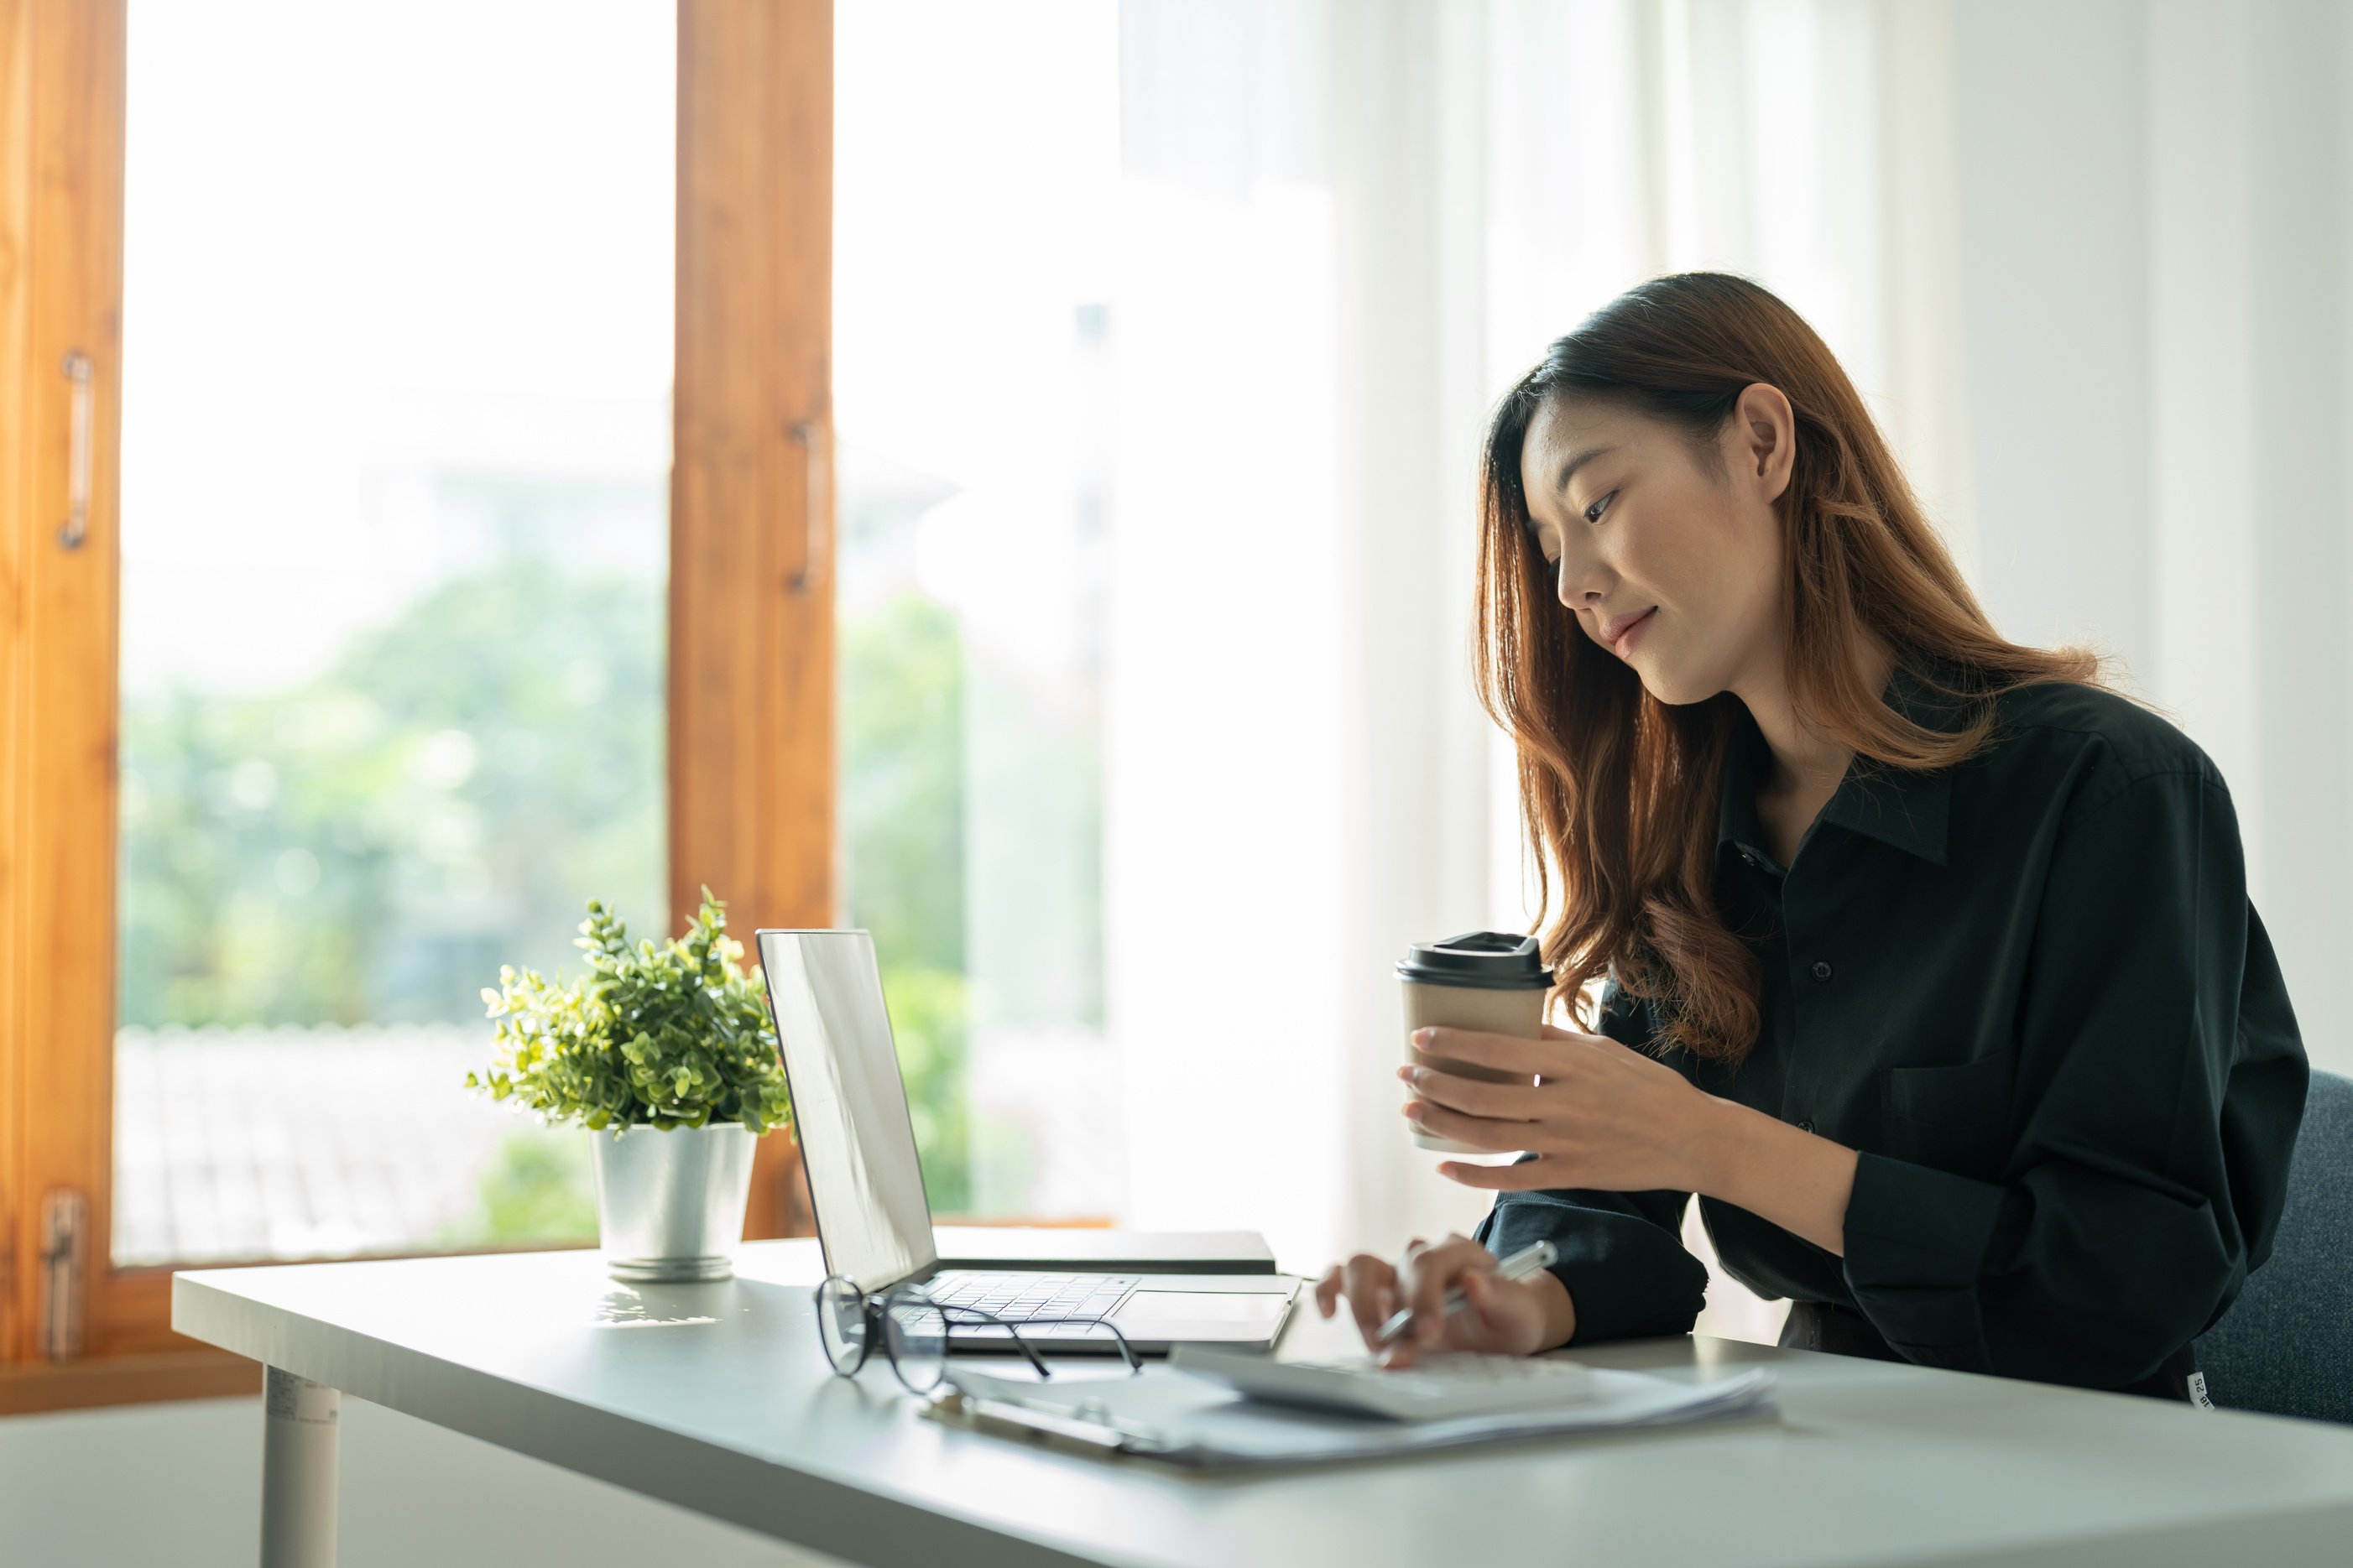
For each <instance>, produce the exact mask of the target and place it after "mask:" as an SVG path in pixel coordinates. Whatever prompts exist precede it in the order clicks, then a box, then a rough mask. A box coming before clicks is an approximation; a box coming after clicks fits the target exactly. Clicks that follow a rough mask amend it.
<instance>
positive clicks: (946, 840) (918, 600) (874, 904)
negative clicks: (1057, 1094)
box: [841, 590, 972, 1215]
mask: <svg viewBox="0 0 2353 1568" xmlns="http://www.w3.org/2000/svg"><path fill="white" fill-rule="evenodd" d="M964 684H965V663H964V645H963V641H962V637H961V635H960V632H959V628H958V627H957V626H956V621H955V616H954V614H953V613H951V612H950V611H948V610H947V609H945V608H944V607H942V606H941V605H936V604H934V603H933V602H932V601H931V600H929V599H926V598H924V597H923V596H922V595H920V594H917V593H915V592H913V591H912V590H910V591H904V592H901V593H898V594H894V595H892V596H891V597H889V598H887V599H884V600H882V601H881V603H879V604H877V605H873V606H872V607H871V608H869V609H867V610H866V611H865V612H864V613H863V614H860V615H859V616H856V617H855V618H853V619H849V620H846V621H845V622H844V624H843V625H842V627H841V690H842V697H841V752H842V755H841V819H842V831H843V836H844V838H845V840H846V843H847V846H848V849H849V921H850V924H852V925H853V926H862V927H864V928H865V929H866V930H868V931H871V932H872V933H873V936H874V952H875V955H876V958H877V961H878V962H879V963H880V965H881V970H882V994H883V998H884V1000H885V1002H886V1003H887V1004H888V1005H889V1007H890V1010H891V1027H892V1035H893V1037H895V1038H896V1039H897V1041H898V1047H899V1070H900V1072H901V1074H902V1076H903V1077H904V1079H906V1084H907V1108H908V1112H909V1116H910V1119H911V1120H912V1121H913V1123H914V1128H915V1147H916V1151H917V1152H918V1153H919V1154H920V1156H921V1157H922V1160H923V1186H924V1191H925V1195H926V1196H927V1197H928V1198H929V1199H930V1200H931V1205H932V1212H933V1213H934V1214H935V1215H936V1214H958V1213H963V1212H965V1211H967V1210H968V1209H969V1208H970V1206H971V1203H972V1182H971V1171H972V1158H971V1115H970V1110H969V1101H968V1097H967V1095H966V1093H965V1074H964V1068H965V1032H966V1021H967V1016H968V1010H967V1007H966V1003H965V996H966V991H965V924H964V911H965V802H964Z"/></svg>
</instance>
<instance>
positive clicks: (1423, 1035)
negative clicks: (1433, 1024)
mask: <svg viewBox="0 0 2353 1568" xmlns="http://www.w3.org/2000/svg"><path fill="white" fill-rule="evenodd" d="M1437 1033H1438V1031H1437V1030H1435V1029H1416V1030H1415V1031H1414V1032H1413V1043H1414V1044H1415V1045H1417V1046H1426V1045H1428V1044H1430V1037H1431V1036H1433V1035H1435V1034H1437Z"/></svg>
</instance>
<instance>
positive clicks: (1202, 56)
mask: <svg viewBox="0 0 2353 1568" xmlns="http://www.w3.org/2000/svg"><path fill="white" fill-rule="evenodd" d="M1120 43H1121V83H1120V89H1121V97H1122V121H1123V142H1124V145H1123V153H1122V158H1123V169H1124V173H1123V178H1122V197H1121V200H1122V204H1123V205H1122V213H1121V218H1120V243H1119V249H1118V254H1117V260H1116V270H1117V273H1118V283H1117V287H1116V289H1115V300H1116V303H1115V305H1114V320H1113V327H1112V333H1113V363H1114V364H1115V366H1116V370H1115V374H1114V390H1113V399H1114V405H1115V409H1116V419H1115V427H1116V430H1117V437H1116V459H1115V463H1114V476H1113V486H1112V492H1113V497H1114V500H1113V566H1112V584H1113V586H1112V595H1111V611H1110V620H1109V626H1110V630H1109V640H1108V645H1107V648H1106V658H1107V670H1108V674H1107V686H1106V714H1107V719H1106V723H1107V731H1108V733H1107V741H1106V764H1105V765H1106V773H1105V791H1106V793H1105V824H1106V825H1105V836H1106V842H1105V857H1106V905H1105V932H1106V937H1105V941H1106V949H1107V963H1108V966H1109V983H1108V984H1109V992H1108V995H1109V1008H1110V1014H1111V1019H1110V1022H1111V1034H1112V1036H1113V1038H1114V1039H1115V1040H1116V1041H1117V1042H1118V1048H1119V1050H1120V1051H1121V1053H1122V1061H1123V1067H1124V1086H1125V1087H1124V1109H1125V1130H1124V1136H1125V1142H1126V1150H1127V1164H1128V1177H1127V1184H1128V1194H1129V1200H1130V1212H1129V1215H1128V1218H1129V1220H1130V1222H1131V1223H1134V1224H1136V1225H1143V1226H1152V1225H1172V1226H1230V1225H1250V1226H1258V1227H1260V1228H1262V1229H1263V1230H1265V1231H1266V1232H1267V1234H1268V1235H1269V1237H1271V1239H1272V1240H1273V1241H1274V1243H1275V1246H1276V1248H1277V1250H1278V1253H1279V1254H1280V1255H1281V1256H1282V1258H1284V1259H1285V1260H1286V1261H1287V1262H1291V1263H1293V1264H1295V1265H1300V1266H1309V1265H1314V1264H1316V1263H1318V1262H1320V1261H1321V1260H1323V1259H1324V1258H1329V1257H1333V1256H1336V1255H1337V1254H1338V1253H1340V1252H1341V1251H1343V1250H1345V1249H1347V1248H1350V1247H1359V1246H1362V1247H1372V1248H1375V1249H1378V1250H1392V1249H1394V1248H1395V1247H1398V1245H1399V1244H1401V1243H1402V1242H1403V1240H1404V1239H1405V1238H1406V1237H1408V1236H1409V1235H1413V1234H1422V1235H1429V1234H1433V1233H1434V1232H1436V1231H1438V1230H1440V1229H1443V1228H1446V1227H1449V1226H1455V1227H1461V1226H1467V1225H1468V1224H1470V1223H1471V1222H1472V1221H1473V1220H1475V1218H1476V1217H1477V1215H1479V1214H1480V1213H1481V1212H1482V1211H1483V1209H1484V1207H1485V1200H1484V1198H1483V1196H1482V1195H1480V1194H1472V1193H1468V1192H1466V1191H1464V1190H1462V1189H1460V1188H1457V1187H1455V1186H1454V1185H1453V1184H1450V1183H1447V1182H1445V1181H1443V1180H1442V1179H1440V1178H1439V1177H1437V1176H1436V1175H1435V1174H1434V1173H1433V1172H1432V1170H1431V1166H1432V1165H1433V1164H1434V1163H1435V1161H1434V1158H1433V1157H1431V1156H1428V1155H1423V1154H1419V1153H1416V1152H1412V1151H1411V1150H1410V1148H1409V1145H1408V1143H1407V1142H1406V1139H1405V1136H1404V1131H1403V1126H1402V1122H1401V1119H1400V1118H1399V1117H1398V1111H1397V1107H1398V1103H1399V1101H1400V1100H1401V1094H1400V1092H1399V1090H1398V1086H1397V1084H1396V1083H1395V1080H1394V1079H1392V1078H1391V1077H1390V1068H1391V1065H1392V1064H1393V1062H1394V1061H1395V1060H1396V1058H1397V1056H1398V1051H1399V1049H1400V1041H1399V1039H1398V1021H1397V1011H1396V997H1395V984H1394V982H1393V981H1392V980H1391V979H1390V976H1389V966H1390V965H1391V964H1392V963H1394V962H1395V960H1396V958H1397V956H1398V953H1399V952H1401V951H1402V949H1403V947H1404V946H1405V944H1406V943H1407V942H1409V941H1411V940H1414V939H1416V938H1424V937H1429V936H1433V935H1440V934H1445V933H1447V932H1450V931H1461V930H1466V929H1471V928H1473V927H1478V926H1485V925H1494V926H1517V927H1522V928H1525V925H1526V923H1527V921H1528V920H1529V918H1530V913H1529V911H1528V910H1526V909H1525V902H1524V891H1523V886H1522V877H1521V866H1520V861H1519V852H1518V847H1517V834H1518V825H1517V821H1516V814H1515V811H1514V805H1513V802H1512V799H1511V795H1510V785H1509V776H1508V756H1507V754H1506V753H1505V752H1504V748H1503V744H1502V742H1501V741H1500V738H1499V737H1497V736H1496V735H1495V734H1494V732H1493V729H1492V727H1491V726H1489V725H1488V724H1487V723H1486V721H1485V720H1484V719H1483V718H1482V716H1481V715H1480V714H1479V713H1478V712H1477V710H1476V708H1475V706H1474V704H1473V701H1472V695H1471V689H1470V684H1469V677H1468V666H1467V660H1466V650H1467V646H1468V644H1467V638H1468V628H1469V610H1470V573H1471V564H1472V538H1473V535H1472V477H1473V472H1474V466H1473V465H1474V458H1475V453H1476V447H1477V440H1478V437H1479V435H1480V433H1481V429H1482V420H1483V416H1484V414H1485V412H1486V409H1487V407H1488V405H1490V403H1491V402H1492V400H1493V398H1494V397H1495V396H1496V395H1498V394H1499V393H1500V392H1501V391H1502V390H1503V389H1504V387H1505V386H1506V385H1507V384H1509V383H1510V381H1511V380H1512V379H1513V378H1514V376H1515V375H1517V374H1519V373H1520V372H1521V371H1523V370H1525V368H1526V367H1527V366H1528V365H1529V364H1531V363H1534V362H1535V359H1536V358H1537V356H1538V355H1539V354H1540V353H1541V352H1542V350H1543V348H1544V345H1545V343H1546V342H1547V341H1548V340H1549V339H1551V338H1552V337H1554V336H1556V335H1557V334H1558V333H1560V332H1562V331H1566V330H1567V329H1568V328H1569V327H1571V326H1573V325H1574V324H1575V323H1576V322H1577V321H1578V320H1579V319H1580V318H1581V317H1582V316H1583V315H1584V314H1585V313H1586V312H1587V311H1588V310H1591V309H1593V308H1594V307H1595V306H1597V305H1599V304H1600V303H1602V302H1604V301H1605V300H1608V299H1609V298H1610V297H1611V296H1612V295H1614V294H1615V293H1617V292H1618V291H1619V290H1620V289H1623V288H1625V287H1627V286H1628V285H1630V284H1632V283H1634V282H1636V281H1639V280H1640V279H1642V278H1644V277H1647V276H1651V275H1652V274H1655V273H1658V272H1662V271H1666V270H1672V269H1677V268H1693V267H1713V268H1728V269H1732V270H1736V271H1740V272H1744V273H1746V274H1748V275H1750V276H1753V277H1756V278H1757V279H1759V280H1760V281H1762V282H1764V283H1766V284H1767V286H1768V287H1771V288H1773V289H1776V290H1778V292H1780V293H1781V294H1782V295H1783V296H1784V297H1785V298H1787V299H1788V300H1789V301H1790V302H1791V303H1792V304H1793V305H1794V306H1796V307H1797V308H1798V309H1799V310H1801V311H1802V312H1804V313H1805V314H1806V315H1807V317H1808V318H1809V319H1810V321H1812V322H1813V323H1814V325H1815V326H1816V327H1817V328H1818V329H1819V330H1820V331H1821V333H1822V334H1823V336H1824V337H1825V338H1826V339H1827V340H1828V341H1829V342H1830V344H1831V347H1832V349H1833V350H1834V351H1836V352H1837V353H1839V355H1840V357H1841V359H1842V361H1843V362H1844V363H1845V364H1846V365H1847V367H1848V369H1849V371H1850V372H1851V373H1852V374H1853V375H1854V377H1855V379H1856V381H1857V383H1858V384H1860V385H1861V386H1862V389H1863V390H1864V392H1865V394H1866V395H1867V396H1868V397H1869V398H1870V399H1871V401H1872V404H1873V408H1874V410H1875V411H1876V412H1877V413H1878V415H1879V416H1880V417H1881V418H1882V419H1883V422H1884V424H1885V426H1886V428H1887V430H1888V432H1889V434H1890V436H1891V437H1892V438H1893V439H1894V442H1895V445H1896V447H1897V449H1898V451H1899V452H1900V453H1901V454H1902V455H1903V457H1904V458H1905V462H1906V464H1907V467H1908V468H1909V470H1910V472H1911V474H1912V477H1913V479H1914V480H1915V484H1916V486H1917V487H1918V488H1919V489H1920V490H1921V492H1922V494H1923V496H1924V498H1925V499H1926V502H1927V504H1928V506H1929V508H1930V510H1931V512H1932V513H1933V515H1935V516H1936V519H1937V520H1938V521H1939V523H1940V525H1941V526H1942V528H1943V529H1944V531H1945V533H1946V536H1947V540H1948V542H1950V544H1951V545H1952V547H1953V549H1954V552H1955V553H1956V555H1957V558H1958V559H1959V560H1960V562H1961V563H1962V565H1963V567H1964V569H1965V570H1967V571H1968V573H1969V574H1971V576H1972V578H1973V580H1974V581H1975V582H1976V583H1977V584H1978V586H1979V589H1980V592H1981V593H1982V595H1984V597H1985V599H1986V602H1987V605H1988V607H1989V610H1990V611H1991V612H1992V613H1993V615H1994V616H1995V618H1996V620H1997V622H1998V623H1999V624H2000V626H2002V628H2003V629H2004V631H2005V632H2006V633H2008V634H2009V635H2010V636H2012V637H2018V638H2021V639H2023V640H2029V641H2036V642H2052V641H2057V640H2062V639H2064V638H2070V637H2085V636H2088V637H2094V638H2095V639H2097V640H2100V641H2102V642H2104V643H2105V644H2106V645H2107V646H2108V647H2112V648H2114V649H2115V650H2116V651H2117V652H2119V653H2121V654H2123V655H2124V656H2125V657H2126V659H2127V661H2128V662H2129V666H2130V669H2131V673H2132V675H2133V676H2134V677H2135V678H2136V679H2137V684H2138V686H2139V687H2140V689H2143V690H2144V691H2145V692H2147V694H2148V695H2150V696H2152V697H2154V698H2156V699H2157V700H2159V701H2160V702H2165V703H2168V704H2169V705H2171V706H2172V707H2173V709H2174V710H2175V711H2176V713H2177V714H2178V716H2179V719H2180V721H2182V723H2183V725H2184V727H2185V728H2186V729H2187V730H2188V731H2189V732H2190V734H2191V735H2192V736H2193V737H2194V738H2196V739H2197V740H2199V741H2200V743H2202V744H2203V745H2205V746H2206V747H2207V749H2208V750H2209V751H2210V752H2212V753H2213V754H2214V756H2215V757H2216V759H2217V760H2218V762H2219V763H2221V766H2222V768H2223V771H2224V773H2225V774H2226V776H2228V778H2229V779H2230V781H2231V783H2232V786H2233V790H2234V793H2235V795H2236V796H2237V798H2238V801H2239V805H2240V811H2241V814H2242V824H2243V826H2244V827H2245V831H2246V835H2247V838H2248V842H2249V846H2250V850H2251V858H2252V865H2253V885H2254V889H2255V899H2256V902H2257V905H2258V908H2259V909H2260V910H2262V911H2263V915H2264V916H2265V919H2266V921H2267V924H2268V925H2269V928H2270V930H2271V932H2272V934H2273V937H2274V941H2275V942H2277V944H2278V946H2279V948H2280V951H2281V953H2282V957H2283V961H2284V963H2285V965H2286V967H2287V973H2288V979H2289V983H2290V986H2291V988H2292V993H2293V994H2294V996H2295V1001H2296V1004H2297V1007H2298V1011H2299V1014H2300V1016H2301V1017H2302V1018H2303V1021H2304V1023H2305V1026H2306V1035H2307V1038H2308V1039H2309V1040H2310V1041H2311V1043H2312V1045H2313V1047H2314V1051H2315V1055H2316V1059H2318V1060H2320V1061H2322V1062H2323V1063H2324V1064H2329V1063H2333V1064H2335V1065H2336V1066H2337V1067H2339V1068H2344V1067H2348V1066H2353V1050H2348V1049H2347V1048H2346V1047H2343V1046H2341V1045H2340V1044H2339V1042H2340V1041H2341V1040H2342V1039H2343V1037H2344V1035H2345V1028H2344V1019H2343V1016H2342V1013H2343V1007H2342V1005H2341V1004H2340V1003H2339V1002H2338V1001H2337V998H2336V996H2335V994H2334V989H2333V984H2332V982H2333V977H2334V975H2335V974H2336V973H2338V972H2339V971H2340V970H2341V969H2342V967H2343V964H2344V961H2345V959H2346V958H2347V957H2348V951H2347V950H2348V938H2353V917H2348V912H2347V910H2346V907H2345V906H2346V898H2345V894H2346V891H2347V889H2348V873H2353V823H2348V795H2347V791H2346V783H2347V773H2348V766H2347V762H2348V746H2353V704H2348V675H2349V674H2353V668H2348V663H2349V662H2353V648H2348V639H2347V633H2346V631H2345V616H2343V614H2342V610H2341V604H2342V600H2343V598H2344V596H2345V595H2346V594H2347V592H2348V588H2353V573H2348V550H2347V547H2346V544H2345V536H2346V503H2347V500H2348V497H2347V489H2348V474H2347V459H2346V456H2345V454H2346V453H2347V451H2348V449H2353V442H2348V437H2349V436H2353V429H2348V413H2353V403H2348V385H2347V378H2348V371H2347V369H2346V367H2347V365H2348V363H2353V357H2348V353H2347V350H2348V348H2353V321H2348V310H2347V307H2346V304H2345V301H2344V285H2345V282H2346V280H2347V279H2348V269H2347V266H2346V262H2347V260H2348V237H2347V234H2346V224H2347V215H2348V212H2353V200H2348V181H2347V176H2348V169H2353V163H2348V153H2347V133H2348V128H2349V127H2353V118H2348V111H2347V110H2346V109H2345V108H2344V107H2343V106H2342V104H2341V102H2340V101H2339V98H2340V97H2341V95H2337V94H2336V93H2335V91H2334V84H2336V83H2339V82H2342V81H2343V80H2344V79H2346V73H2347V66H2348V47H2353V27H2348V23H2347V21H2346V18H2345V16H2344V13H2343V12H2342V11H2340V10H2339V9H2338V8H2337V6H2335V5H2330V4H2327V3H2326V0H2306V3H2297V0H2264V3H2263V4H2258V5H2236V4H2227V3H2224V0H2164V3H2161V4H2158V5H2150V6H2146V7H2144V6H2142V5H2137V4H2134V3H2132V0H2080V3H2077V4H2071V5H2066V6H2049V5H2040V4H2029V3H2025V0H1973V3H1972V4H1970V5H1961V6H1955V5H1948V4H1946V3H1944V0H1769V3H1768V0H1757V3H1746V4H1744V3H1740V0H1680V3H1670V0H1660V3H1645V0H1568V3H1540V0H1463V3H1460V4H1439V3H1432V4H1417V3H1411V0H1386V3H1380V0H1375V3H1358V0H1350V3H1345V4H1344V3H1341V0H1327V3H1324V4H1316V3H1314V0H1271V3H1266V4H1240V3H1224V4H1215V3H1212V4H1204V3H1202V0H1124V5H1123V7H1122V10H1121V40H1120Z"/></svg>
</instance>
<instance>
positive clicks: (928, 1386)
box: [882, 1296, 948, 1394]
mask: <svg viewBox="0 0 2353 1568" xmlns="http://www.w3.org/2000/svg"><path fill="white" fill-rule="evenodd" d="M882 1331H883V1332H884V1333H885V1334H887V1335H889V1336H890V1346H891V1361H892V1365H894V1366H896V1367H897V1368H898V1369H899V1376H900V1379H901V1380H902V1382H904V1383H905V1384H906V1385H907V1386H908V1387H909V1388H912V1389H913V1390H914V1391H915V1392H916V1393H917V1394H929V1393H930V1392H931V1391H932V1390H933V1389H934V1388H937V1387H938V1386H939V1384H940V1379H941V1377H943V1376H944V1375H945V1373H946V1372H947V1368H948V1321H947V1317H946V1314H944V1313H943V1312H942V1311H941V1310H939V1308H938V1307H936V1306H934V1304H933V1303H932V1302H930V1301H928V1300H924V1299H923V1297H921V1296H893V1297H892V1298H891V1299H889V1300H886V1301H884V1302H883V1303H882Z"/></svg>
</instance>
